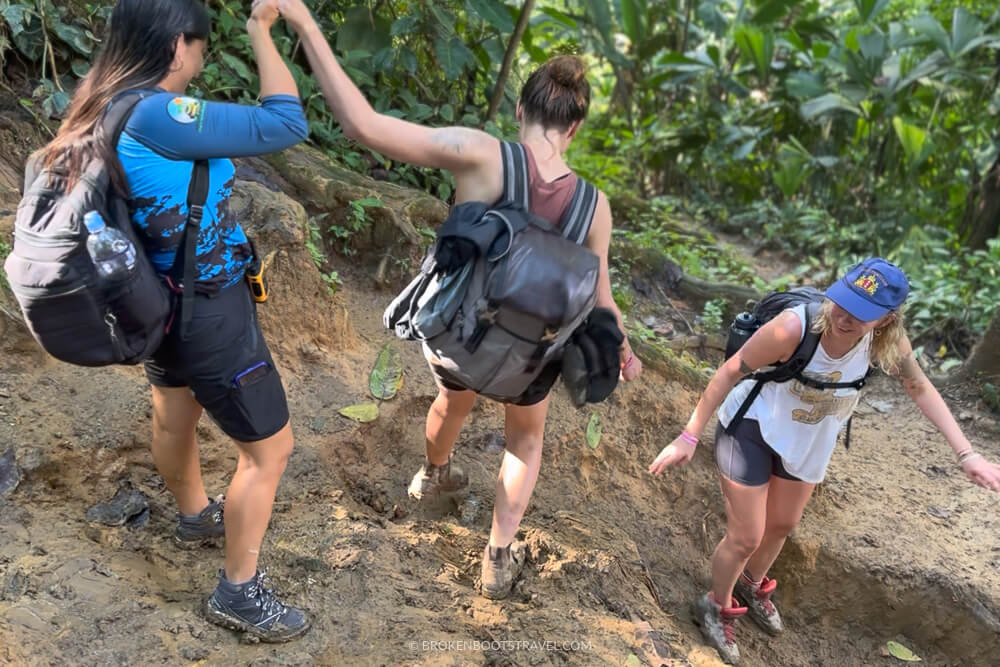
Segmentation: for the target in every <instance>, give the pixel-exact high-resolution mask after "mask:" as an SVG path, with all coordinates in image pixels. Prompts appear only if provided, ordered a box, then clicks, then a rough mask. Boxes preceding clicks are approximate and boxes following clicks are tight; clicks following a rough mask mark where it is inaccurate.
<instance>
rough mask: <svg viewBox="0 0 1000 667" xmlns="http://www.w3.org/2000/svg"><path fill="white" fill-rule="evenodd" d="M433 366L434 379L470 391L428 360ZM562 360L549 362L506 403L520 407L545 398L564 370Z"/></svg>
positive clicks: (451, 387) (452, 387)
mask: <svg viewBox="0 0 1000 667" xmlns="http://www.w3.org/2000/svg"><path fill="white" fill-rule="evenodd" d="M428 364H430V367H431V373H433V374H434V380H435V381H436V382H437V383H438V384H439V385H441V386H442V387H444V388H445V389H449V390H451V391H469V388H468V387H463V386H462V384H461V383H460V382H458V381H457V380H456V379H455V378H454V377H453V376H452V375H451V373H449V372H448V371H447V370H445V369H444V368H441V366H438V365H437V364H435V363H432V362H428ZM561 364H562V362H561V361H552V362H549V364H548V365H546V366H545V368H543V369H542V372H541V373H540V374H539V376H538V377H537V378H535V379H534V380H532V381H531V384H529V385H528V388H527V389H525V390H524V393H523V394H521V395H520V396H518V397H517V398H516V399H514V400H512V401H504V404H505V405H517V406H520V407H529V406H532V405H537V404H538V403H541V402H542V401H544V400H545V398H546V397H547V396H548V395H549V392H550V391H552V385H554V384H555V383H556V380H557V379H558V378H559V371H560V370H562V365H561Z"/></svg>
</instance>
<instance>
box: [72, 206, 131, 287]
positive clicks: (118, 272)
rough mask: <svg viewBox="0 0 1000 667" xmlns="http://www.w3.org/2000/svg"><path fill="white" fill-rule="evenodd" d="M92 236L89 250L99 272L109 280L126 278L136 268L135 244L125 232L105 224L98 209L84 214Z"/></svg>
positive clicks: (84, 219)
mask: <svg viewBox="0 0 1000 667" xmlns="http://www.w3.org/2000/svg"><path fill="white" fill-rule="evenodd" d="M83 224H85V225H86V226H87V231H88V232H89V233H90V237H89V238H87V252H88V253H90V258H91V259H92V260H94V265H95V266H97V272H98V273H99V274H100V275H101V277H102V278H105V279H107V280H118V279H122V278H125V277H126V276H127V275H128V274H129V273H130V272H131V271H132V269H134V268H135V246H134V245H132V242H131V241H129V240H128V238H126V236H125V235H124V234H122V233H121V232H120V231H118V230H117V229H115V228H114V227H108V226H107V225H106V224H104V218H102V217H101V214H100V213H98V212H97V211H90V212H88V213H87V214H86V215H85V216H83Z"/></svg>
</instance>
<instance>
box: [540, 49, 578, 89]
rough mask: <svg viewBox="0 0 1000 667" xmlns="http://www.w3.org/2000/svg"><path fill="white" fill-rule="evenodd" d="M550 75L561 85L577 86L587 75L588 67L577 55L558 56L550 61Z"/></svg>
mask: <svg viewBox="0 0 1000 667" xmlns="http://www.w3.org/2000/svg"><path fill="white" fill-rule="evenodd" d="M549 76H550V77H552V80H553V81H555V82H556V83H558V84H559V85H560V86H564V87H566V88H576V87H577V86H579V85H580V82H581V81H583V80H584V78H585V77H586V76H587V68H586V67H585V66H584V64H583V60H582V59H581V58H579V57H577V56H558V57H556V58H553V59H552V60H551V61H549Z"/></svg>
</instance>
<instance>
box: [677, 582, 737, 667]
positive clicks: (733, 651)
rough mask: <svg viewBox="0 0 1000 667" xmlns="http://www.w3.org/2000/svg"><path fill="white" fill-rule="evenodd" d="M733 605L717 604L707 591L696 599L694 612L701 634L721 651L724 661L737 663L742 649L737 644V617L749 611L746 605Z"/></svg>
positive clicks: (732, 663)
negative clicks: (726, 607)
mask: <svg viewBox="0 0 1000 667" xmlns="http://www.w3.org/2000/svg"><path fill="white" fill-rule="evenodd" d="M735 604H736V601H735V600H733V606H732V607H730V608H729V609H723V608H722V605H719V604H716V602H715V600H713V599H712V594H711V593H705V594H704V595H702V596H700V597H699V598H698V599H697V600H695V601H694V604H693V605H691V607H692V614H693V616H694V622H695V625H697V626H698V627H699V628H701V634H702V636H703V637H704V638H705V641H706V642H708V645H709V646H711V647H712V648H714V649H715V650H716V651H718V652H719V656H721V657H722V661H723V662H725V663H727V664H730V665H735V664H736V663H738V662H739V661H740V649H739V647H738V646H736V628H735V623H736V619H737V618H739V617H740V616H742V615H744V614H745V613H747V608H746V607H737V606H735Z"/></svg>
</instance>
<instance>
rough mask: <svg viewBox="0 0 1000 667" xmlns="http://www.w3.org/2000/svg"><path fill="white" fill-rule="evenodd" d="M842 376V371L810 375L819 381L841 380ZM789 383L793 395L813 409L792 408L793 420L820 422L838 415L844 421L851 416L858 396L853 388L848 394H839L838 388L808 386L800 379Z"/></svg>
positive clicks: (808, 422)
mask: <svg viewBox="0 0 1000 667" xmlns="http://www.w3.org/2000/svg"><path fill="white" fill-rule="evenodd" d="M842 376H843V373H841V372H840V371H834V372H832V373H830V374H816V375H813V374H810V377H812V378H814V379H816V380H818V381H819V382H840V378H841V377H842ZM789 385H790V386H789V388H788V390H789V391H790V392H791V393H792V395H793V396H797V397H798V399H799V400H800V401H802V402H803V403H806V404H807V405H811V406H812V409H811V410H803V409H802V408H795V409H794V410H792V420H793V421H797V422H799V423H800V424H818V423H820V422H821V421H823V420H824V419H825V418H827V417H837V418H838V419H840V420H841V421H843V420H845V419H847V418H848V417H849V416H850V414H851V410H853V409H854V403H855V401H856V400H857V397H858V396H857V392H856V391H853V390H852V391H851V393H850V394H848V395H847V396H837V395H836V394H835V391H836V390H833V389H816V388H814V387H807V386H806V385H804V384H802V383H801V382H800V381H798V380H792V381H791V382H790V383H789Z"/></svg>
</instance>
